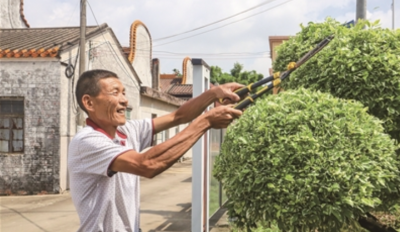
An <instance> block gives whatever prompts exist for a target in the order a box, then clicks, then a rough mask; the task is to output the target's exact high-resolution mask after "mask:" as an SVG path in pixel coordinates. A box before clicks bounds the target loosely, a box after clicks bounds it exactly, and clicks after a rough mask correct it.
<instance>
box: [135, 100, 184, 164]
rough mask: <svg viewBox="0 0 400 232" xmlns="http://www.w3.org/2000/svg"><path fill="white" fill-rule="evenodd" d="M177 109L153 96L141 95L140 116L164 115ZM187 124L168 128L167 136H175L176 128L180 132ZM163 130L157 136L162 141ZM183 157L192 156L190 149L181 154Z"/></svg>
mask: <svg viewBox="0 0 400 232" xmlns="http://www.w3.org/2000/svg"><path fill="white" fill-rule="evenodd" d="M177 109H178V106H175V105H171V104H167V103H165V102H162V101H158V100H156V99H153V98H149V97H146V96H142V97H141V107H140V115H141V116H140V118H142V119H144V118H151V117H152V114H155V115H157V117H160V116H163V115H166V114H168V113H171V112H174V111H175V110H177ZM187 125H188V124H183V125H180V126H178V129H177V128H176V127H174V128H170V129H169V131H168V134H169V138H172V137H173V136H175V134H176V132H177V130H178V131H179V132H180V131H182V130H183V129H185V128H186V127H187ZM165 134H166V133H165V132H161V135H159V136H158V138H162V139H161V141H159V142H164V141H165V139H166V138H165ZM183 157H184V158H191V157H192V149H190V150H189V151H187V152H186V154H185V155H184V156H183Z"/></svg>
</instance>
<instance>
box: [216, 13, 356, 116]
mask: <svg viewBox="0 0 400 232" xmlns="http://www.w3.org/2000/svg"><path fill="white" fill-rule="evenodd" d="M350 25H354V21H350V22H348V23H345V24H343V26H346V27H350ZM333 38H334V35H330V36H328V37H326V38H325V39H324V40H322V41H321V42H320V43H318V44H317V46H315V48H314V49H312V50H311V51H309V52H308V53H306V54H305V55H304V56H303V57H301V58H300V60H299V61H297V62H290V63H289V65H288V69H287V70H286V71H284V72H283V73H280V72H276V73H274V74H273V75H272V76H269V77H266V78H264V79H261V80H259V81H257V82H255V83H252V84H250V85H248V86H245V87H242V88H240V89H237V90H236V91H235V93H236V94H237V95H239V96H240V97H242V96H244V95H245V94H247V93H249V92H251V91H252V90H253V89H256V88H258V87H260V86H262V85H264V84H267V83H268V82H269V83H268V84H267V85H266V86H265V87H264V88H262V89H260V90H259V91H257V92H256V93H254V94H252V95H251V96H247V97H246V98H245V99H243V100H242V101H241V102H239V103H238V104H236V105H235V106H234V108H235V109H239V110H243V109H244V108H246V107H247V106H248V105H249V104H251V103H253V102H254V100H255V99H257V98H258V97H260V96H261V95H263V94H264V93H266V92H268V90H271V89H272V88H274V87H276V86H278V85H279V84H280V83H281V81H283V80H284V79H286V78H287V77H288V76H289V75H290V73H292V72H293V71H294V70H296V69H297V68H299V67H300V66H301V65H303V64H304V63H305V62H307V61H308V60H309V59H310V58H311V57H313V56H314V55H315V54H317V53H318V52H319V51H321V50H322V49H323V48H324V47H325V46H326V45H328V44H329V42H331V40H332V39H333ZM220 100H222V99H220Z"/></svg>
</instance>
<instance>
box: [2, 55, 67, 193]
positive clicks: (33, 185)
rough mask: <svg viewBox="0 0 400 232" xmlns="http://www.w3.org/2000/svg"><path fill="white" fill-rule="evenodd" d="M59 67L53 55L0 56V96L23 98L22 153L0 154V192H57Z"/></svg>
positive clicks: (58, 165) (58, 162) (58, 166)
mask: <svg viewBox="0 0 400 232" xmlns="http://www.w3.org/2000/svg"><path fill="white" fill-rule="evenodd" d="M60 68H61V65H60V63H59V61H58V60H57V59H54V58H40V59H34V58H16V59H0V86H1V92H0V97H22V98H24V152H23V153H13V154H10V153H0V194H37V193H40V192H46V193H57V192H59V181H60V180H59V169H60V133H59V132H60V127H59V125H60V102H59V99H60V79H59V73H60Z"/></svg>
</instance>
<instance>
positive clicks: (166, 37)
mask: <svg viewBox="0 0 400 232" xmlns="http://www.w3.org/2000/svg"><path fill="white" fill-rule="evenodd" d="M273 1H276V0H268V1H265V2H262V3H260V4H258V5H256V6H253V7H250V8H249V9H247V10H244V11H241V12H239V13H236V14H234V15H231V16H229V17H226V18H223V19H220V20H217V21H215V22H212V23H209V24H206V25H203V26H200V27H196V28H194V29H191V30H188V31H184V32H181V33H177V34H173V35H169V36H165V37H162V38H158V39H154V40H153V41H154V42H157V41H160V40H165V39H169V38H172V37H175V36H179V35H183V34H187V33H189V32H193V31H197V30H199V29H202V28H205V27H208V26H212V25H214V24H217V23H220V22H223V21H225V20H227V19H231V18H233V17H236V16H238V15H241V14H243V13H246V12H248V11H251V10H254V9H256V8H258V7H260V6H263V5H265V4H268V3H271V2H273Z"/></svg>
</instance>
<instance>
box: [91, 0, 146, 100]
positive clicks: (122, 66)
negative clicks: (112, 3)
mask: <svg viewBox="0 0 400 232" xmlns="http://www.w3.org/2000/svg"><path fill="white" fill-rule="evenodd" d="M87 3H88V5H89V9H90V11H91V12H92V15H93V17H94V20H95V21H96V24H97V26H98V27H100V25H99V22H98V21H97V18H96V15H95V14H94V12H93V9H92V6H91V5H90V3H89V1H87ZM101 35H102V36H103V39H104V42H105V43H107V44H108V46H109V48H111V49H112V50H113V51H114V54H113V55H114V58H115V56H116V57H117V59H116V60H117V61H118V64H119V65H120V67H121V69H122V70H123V71H124V72H125V74H126V75H127V76H128V77H130V75H129V72H128V71H127V70H126V68H125V66H124V65H123V64H122V61H121V60H120V59H119V56H118V55H117V53H116V52H115V50H114V48H113V46H112V45H111V44H110V42H109V41H107V39H106V38H105V36H104V33H103V29H102V30H101ZM138 78H139V77H138ZM129 79H131V81H132V82H133V84H134V85H135V86H136V88H137V90H138V91H139V92H140V86H138V84H136V82H135V81H134V80H133V78H129Z"/></svg>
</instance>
